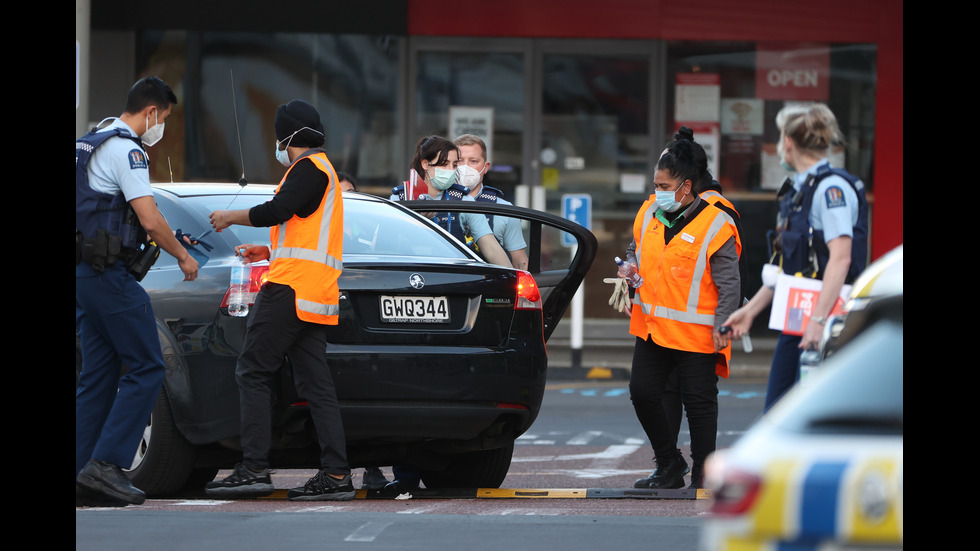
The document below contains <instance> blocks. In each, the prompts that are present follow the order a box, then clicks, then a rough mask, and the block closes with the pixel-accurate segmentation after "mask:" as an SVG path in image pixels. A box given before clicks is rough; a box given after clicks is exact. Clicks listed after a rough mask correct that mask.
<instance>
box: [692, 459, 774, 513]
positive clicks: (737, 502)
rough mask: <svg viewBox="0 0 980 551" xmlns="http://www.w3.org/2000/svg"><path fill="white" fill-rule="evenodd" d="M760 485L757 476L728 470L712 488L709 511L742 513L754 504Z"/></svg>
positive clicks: (760, 481) (760, 482)
mask: <svg viewBox="0 0 980 551" xmlns="http://www.w3.org/2000/svg"><path fill="white" fill-rule="evenodd" d="M706 479H707V477H706ZM761 487H762V480H761V479H760V478H759V477H758V476H756V475H754V474H752V473H747V472H745V471H740V470H736V469H732V470H729V471H728V472H727V473H725V475H724V476H723V477H722V479H721V481H720V485H718V487H717V488H716V489H714V502H713V503H712V505H711V512H712V513H714V514H716V515H741V514H744V513H745V512H746V511H748V510H749V509H751V508H752V506H753V505H754V504H755V502H756V499H757V498H758V497H759V491H760V489H761Z"/></svg>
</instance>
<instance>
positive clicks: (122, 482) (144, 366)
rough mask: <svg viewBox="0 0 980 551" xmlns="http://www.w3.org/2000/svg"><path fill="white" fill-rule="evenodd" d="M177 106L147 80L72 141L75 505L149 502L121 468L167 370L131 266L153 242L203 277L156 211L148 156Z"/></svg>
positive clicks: (163, 88)
mask: <svg viewBox="0 0 980 551" xmlns="http://www.w3.org/2000/svg"><path fill="white" fill-rule="evenodd" d="M176 103H177V97H176V96H175V95H174V93H173V91H172V90H171V89H170V87H169V86H167V84H166V83H164V82H163V81H162V80H160V79H159V78H156V77H147V78H144V79H142V80H140V81H138V82H137V83H136V84H135V85H134V86H133V87H132V88H131V89H130V91H129V95H128V97H127V100H126V108H125V111H124V112H123V114H122V115H120V116H119V117H118V118H116V119H113V120H112V122H111V124H108V125H107V126H105V127H104V128H101V129H96V130H95V131H93V132H89V133H87V134H86V135H85V136H83V137H81V138H79V139H78V140H76V142H75V165H76V169H75V230H76V246H77V247H78V251H76V258H77V262H76V266H75V328H76V330H77V331H78V336H79V342H80V347H81V354H82V371H81V373H80V374H79V375H78V383H77V385H76V389H75V476H76V478H75V496H76V504H78V505H126V504H140V503H143V501H144V500H145V495H144V493H143V491H141V490H139V489H138V488H136V487H134V486H133V485H132V483H131V482H130V481H129V478H128V477H127V476H126V474H125V473H123V472H122V468H123V467H129V466H130V465H132V463H133V458H134V457H135V456H136V450H137V448H138V446H139V443H140V439H141V438H142V435H143V431H144V429H145V428H146V424H147V422H148V421H149V419H150V412H152V411H153V408H154V406H155V405H156V401H157V397H158V396H159V394H160V387H161V385H162V383H163V378H164V373H165V371H164V363H163V354H162V352H161V349H160V340H159V337H158V336H157V325H156V318H155V317H154V315H153V308H152V307H151V305H150V299H149V296H148V295H147V294H146V291H144V290H143V287H141V286H140V284H139V282H138V280H137V278H136V276H135V275H134V273H132V272H131V271H130V266H131V262H132V260H133V259H134V258H136V256H137V255H138V251H139V249H140V247H141V246H142V244H143V242H145V239H146V237H147V236H148V237H149V239H151V240H152V241H154V242H155V243H157V244H158V245H159V246H160V247H161V248H162V249H163V250H164V251H166V252H167V253H169V254H171V255H173V256H174V257H175V258H177V261H178V265H179V267H180V270H181V271H182V272H183V273H184V281H193V280H194V279H196V278H197V271H198V262H197V260H195V259H194V258H193V257H192V256H191V255H190V254H189V253H188V252H187V249H185V248H184V247H183V246H182V245H181V244H180V242H179V241H178V240H177V239H176V238H175V237H174V233H173V231H171V229H170V226H169V225H168V224H167V221H166V220H165V219H164V218H163V215H162V214H161V213H160V211H159V210H158V209H157V205H156V201H155V200H154V198H153V190H152V189H151V188H150V174H149V160H148V158H147V155H146V151H145V150H144V146H151V145H153V144H155V143H157V142H158V141H159V140H160V138H162V137H163V129H164V121H165V120H166V119H167V117H168V116H169V115H170V111H171V108H172V106H173V105H174V104H176ZM134 218H135V221H134ZM123 366H125V367H126V372H125V373H123V374H121V372H122V369H123Z"/></svg>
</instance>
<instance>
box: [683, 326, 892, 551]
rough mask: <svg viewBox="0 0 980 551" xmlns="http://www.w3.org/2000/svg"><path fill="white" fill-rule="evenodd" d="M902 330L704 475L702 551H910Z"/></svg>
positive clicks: (849, 360)
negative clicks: (706, 503)
mask: <svg viewBox="0 0 980 551" xmlns="http://www.w3.org/2000/svg"><path fill="white" fill-rule="evenodd" d="M903 365H904V352H903V323H902V318H901V316H897V317H895V316H886V317H883V318H881V319H878V320H877V321H876V322H875V323H873V324H872V325H871V326H869V327H867V328H866V329H865V330H864V331H862V332H861V334H860V335H858V336H857V337H855V339H854V340H853V341H851V342H850V343H848V345H847V346H846V347H843V348H841V349H840V350H839V351H838V352H836V353H835V354H834V355H833V356H832V357H829V358H828V359H827V360H826V361H825V362H824V364H823V369H822V372H821V374H820V376H818V377H815V378H814V379H813V380H812V382H811V383H810V384H808V385H804V386H800V385H797V386H796V387H794V388H793V389H792V390H790V392H788V393H787V394H786V395H785V396H784V397H783V398H782V399H781V400H780V401H779V403H777V404H776V405H775V406H774V407H773V408H772V409H771V410H770V411H769V412H768V413H766V414H765V415H764V416H763V417H761V418H760V419H759V420H758V421H757V422H756V424H754V425H753V426H752V427H751V428H750V429H749V430H748V431H747V432H746V433H745V434H744V435H743V436H742V437H741V438H739V439H738V440H737V441H736V442H735V443H734V444H733V445H732V447H730V448H728V449H723V450H719V451H718V452H716V453H715V454H713V455H712V456H711V457H709V459H708V462H707V464H706V466H705V484H706V486H707V487H708V488H709V489H710V491H711V492H712V494H713V500H714V501H713V504H712V509H711V513H710V514H709V515H708V517H707V518H706V521H705V523H704V525H703V527H702V533H701V539H700V548H701V549H702V550H705V551H707V550H711V551H726V550H727V551H735V550H738V551H751V550H778V549H794V550H797V549H813V550H836V551H845V550H858V549H876V550H881V549H902V547H903V542H904V518H905V509H904V487H903V480H904V454H903Z"/></svg>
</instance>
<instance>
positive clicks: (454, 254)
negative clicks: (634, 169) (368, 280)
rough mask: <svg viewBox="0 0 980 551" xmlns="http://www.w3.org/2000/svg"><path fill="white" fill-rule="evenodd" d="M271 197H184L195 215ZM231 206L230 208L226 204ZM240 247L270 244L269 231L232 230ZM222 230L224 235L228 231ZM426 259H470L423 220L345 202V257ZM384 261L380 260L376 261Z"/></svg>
mask: <svg viewBox="0 0 980 551" xmlns="http://www.w3.org/2000/svg"><path fill="white" fill-rule="evenodd" d="M270 197H271V196H270V195H255V194H250V195H239V196H236V197H234V199H229V197H228V196H227V195H201V196H192V197H185V200H186V201H188V202H189V203H190V204H191V205H193V207H194V209H195V210H197V211H198V212H201V213H204V215H205V216H207V213H210V212H211V211H214V210H219V209H247V208H251V207H252V206H254V205H257V204H259V203H262V202H265V201H268V200H269V198H270ZM229 202H230V204H229ZM229 230H230V231H233V232H234V233H235V235H236V236H237V237H238V238H239V239H240V240H241V242H242V243H255V244H265V245H268V244H269V228H253V227H250V226H232V227H231V228H229ZM229 230H225V231H229ZM356 255H370V256H373V257H402V258H404V257H427V258H444V259H445V258H449V259H467V260H470V259H472V257H471V256H469V255H467V254H466V252H465V251H464V250H463V249H462V248H461V247H460V246H459V245H457V244H455V242H454V240H453V239H452V237H449V236H447V235H445V234H443V233H442V232H439V231H438V230H436V229H435V227H434V226H432V225H431V224H429V223H427V222H426V221H424V220H420V219H419V218H417V217H415V216H412V215H411V214H408V213H406V212H404V211H402V210H401V209H398V208H395V207H393V206H392V205H390V204H388V203H385V202H381V201H367V200H357V199H346V200H345V201H344V257H345V258H348V257H350V256H356ZM379 260H383V259H379Z"/></svg>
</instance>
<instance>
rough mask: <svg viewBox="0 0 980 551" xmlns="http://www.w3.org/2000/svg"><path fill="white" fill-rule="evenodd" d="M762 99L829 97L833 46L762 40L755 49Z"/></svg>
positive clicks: (798, 99)
mask: <svg viewBox="0 0 980 551" xmlns="http://www.w3.org/2000/svg"><path fill="white" fill-rule="evenodd" d="M755 57H756V63H755V90H756V97H757V98H759V99H775V100H797V101H827V99H828V98H829V96H830V48H829V47H828V46H827V45H826V44H776V45H772V44H769V45H763V44H760V45H759V46H758V48H757V49H756V53H755Z"/></svg>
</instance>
